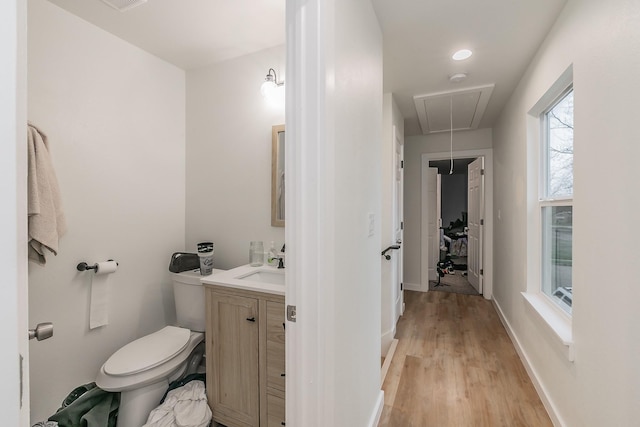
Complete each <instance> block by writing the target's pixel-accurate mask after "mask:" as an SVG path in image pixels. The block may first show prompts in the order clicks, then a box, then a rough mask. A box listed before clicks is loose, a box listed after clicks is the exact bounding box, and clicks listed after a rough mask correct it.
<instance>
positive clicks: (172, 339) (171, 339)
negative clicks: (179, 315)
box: [104, 326, 191, 376]
mask: <svg viewBox="0 0 640 427" xmlns="http://www.w3.org/2000/svg"><path fill="white" fill-rule="evenodd" d="M190 334H191V331H189V330H188V329H185V328H178V327H176V326H165V327H164V328H162V329H160V330H159V331H157V332H154V333H152V334H149V335H146V336H144V337H142V338H138V339H137V340H135V341H133V342H130V343H129V344H127V345H125V346H124V347H122V348H121V349H120V350H118V351H116V352H115V353H114V354H113V355H112V356H111V357H110V358H109V359H108V360H107V361H106V363H105V364H104V371H105V373H106V374H108V375H114V376H125V375H133V374H137V373H139V372H144V371H147V370H149V369H152V368H155V367H156V366H158V365H161V364H163V363H164V362H166V361H167V360H169V359H171V358H173V357H175V355H176V354H178V353H180V352H181V351H182V350H183V349H184V348H185V347H186V346H187V343H188V342H189V336H190Z"/></svg>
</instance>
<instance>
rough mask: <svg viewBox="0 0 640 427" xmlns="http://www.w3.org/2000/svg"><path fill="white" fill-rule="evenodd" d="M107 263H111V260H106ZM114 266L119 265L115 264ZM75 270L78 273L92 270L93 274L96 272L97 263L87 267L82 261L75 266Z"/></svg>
mask: <svg viewBox="0 0 640 427" xmlns="http://www.w3.org/2000/svg"><path fill="white" fill-rule="evenodd" d="M107 261H113V260H112V259H108V260H107ZM116 265H120V264H118V263H117V262H116ZM76 269H77V270H78V271H86V270H93V271H94V272H96V271H98V263H95V264H93V265H89V264H87V263H86V262H84V261H82V262H81V263H80V264H78V265H76Z"/></svg>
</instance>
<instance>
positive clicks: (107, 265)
mask: <svg viewBox="0 0 640 427" xmlns="http://www.w3.org/2000/svg"><path fill="white" fill-rule="evenodd" d="M96 265H97V266H98V268H97V269H96V275H97V276H100V275H102V274H109V273H114V272H115V271H116V270H117V269H118V263H117V262H115V261H105V262H99V263H97V264H96Z"/></svg>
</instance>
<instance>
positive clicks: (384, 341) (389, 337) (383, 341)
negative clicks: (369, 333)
mask: <svg viewBox="0 0 640 427" xmlns="http://www.w3.org/2000/svg"><path fill="white" fill-rule="evenodd" d="M395 336H396V328H395V326H394V328H393V329H391V330H389V331H387V332H385V333H384V334H382V337H381V338H380V355H381V356H384V355H385V354H387V352H388V351H389V347H391V344H392V343H393V340H394V338H393V337H395Z"/></svg>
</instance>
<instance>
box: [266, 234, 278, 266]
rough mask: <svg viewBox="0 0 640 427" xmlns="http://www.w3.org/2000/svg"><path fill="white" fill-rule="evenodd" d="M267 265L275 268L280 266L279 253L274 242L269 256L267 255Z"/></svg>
mask: <svg viewBox="0 0 640 427" xmlns="http://www.w3.org/2000/svg"><path fill="white" fill-rule="evenodd" d="M267 264H269V265H273V266H276V265H278V251H276V247H275V246H274V244H273V240H272V241H271V248H269V254H268V255H267Z"/></svg>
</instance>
